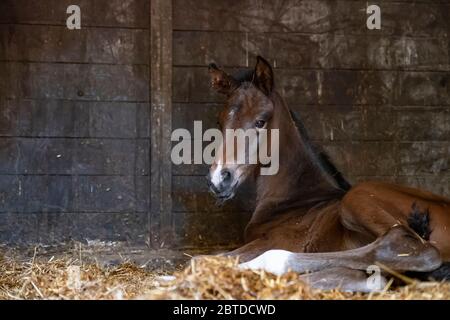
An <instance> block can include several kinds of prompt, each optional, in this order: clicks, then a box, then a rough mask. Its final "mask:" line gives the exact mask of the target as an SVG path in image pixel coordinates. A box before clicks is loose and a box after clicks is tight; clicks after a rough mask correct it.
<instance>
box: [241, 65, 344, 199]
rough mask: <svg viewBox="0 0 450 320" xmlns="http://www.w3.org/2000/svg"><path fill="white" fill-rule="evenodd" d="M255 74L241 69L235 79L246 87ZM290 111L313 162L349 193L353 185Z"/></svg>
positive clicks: (290, 111)
mask: <svg viewBox="0 0 450 320" xmlns="http://www.w3.org/2000/svg"><path fill="white" fill-rule="evenodd" d="M253 75H254V72H253V70H251V69H240V70H238V71H236V73H234V74H233V78H234V79H235V80H237V81H238V82H239V83H240V84H241V85H245V84H246V83H248V82H252V81H253ZM286 107H287V109H288V110H289V113H290V115H291V117H292V120H293V121H294V124H295V126H296V127H297V130H298V132H299V134H300V137H301V138H302V139H303V141H304V143H305V145H306V148H307V149H308V150H307V151H308V152H309V153H310V154H311V156H312V158H313V160H314V161H315V162H316V163H317V164H318V165H319V168H320V169H321V170H322V171H323V172H324V173H325V174H327V175H328V176H329V177H331V179H332V180H334V181H335V183H336V185H337V186H338V187H339V189H341V190H343V191H348V190H350V188H351V184H350V183H349V182H348V181H347V180H346V179H345V178H344V176H343V175H342V173H341V172H340V171H339V170H338V169H337V168H336V166H335V165H334V163H333V162H332V161H331V159H330V157H329V156H328V154H327V153H326V152H325V151H324V150H322V148H319V147H318V146H317V145H316V144H314V143H313V142H312V141H311V139H310V138H309V134H308V131H307V130H306V128H305V125H304V124H303V121H301V120H300V118H299V117H298V116H297V114H296V113H295V112H294V111H292V110H291V109H290V108H289V107H288V106H286Z"/></svg>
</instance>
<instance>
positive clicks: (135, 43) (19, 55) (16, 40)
mask: <svg viewBox="0 0 450 320" xmlns="http://www.w3.org/2000/svg"><path fill="white" fill-rule="evenodd" d="M148 42H149V39H148V30H133V29H112V28H95V29H91V28H89V29H88V28H82V29H81V30H79V31H76V32H72V31H69V30H67V28H66V27H63V26H35V25H0V60H8V61H34V62H76V63H81V62H82V63H107V64H148V62H149V57H148ZM24 48H26V50H24Z"/></svg>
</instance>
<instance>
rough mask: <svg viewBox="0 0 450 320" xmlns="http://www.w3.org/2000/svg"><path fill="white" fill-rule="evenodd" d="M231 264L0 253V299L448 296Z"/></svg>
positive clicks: (447, 289) (434, 287)
mask: <svg viewBox="0 0 450 320" xmlns="http://www.w3.org/2000/svg"><path fill="white" fill-rule="evenodd" d="M236 266H237V260H235V259H230V258H217V257H204V258H202V259H197V260H195V261H191V262H190V264H188V266H187V267H186V268H185V269H184V270H181V271H176V272H174V273H173V274H172V275H171V276H167V275H166V276H161V275H162V274H164V272H156V273H155V272H149V271H146V270H145V269H144V268H141V267H139V266H136V265H134V264H132V263H123V264H121V265H119V266H115V267H101V266H99V265H97V264H94V263H82V262H81V261H80V260H79V259H77V258H70V257H61V258H53V257H52V258H50V259H49V258H45V259H44V258H40V257H38V256H35V257H33V258H32V259H30V260H27V261H22V262H19V261H17V260H14V259H12V258H5V257H3V258H2V257H1V256H0V299H450V284H449V283H435V282H414V283H413V284H410V285H408V286H405V287H401V288H398V289H395V290H392V289H391V288H386V289H385V291H384V292H382V293H375V294H350V293H343V292H339V291H337V290H335V291H320V290H313V289H311V288H310V287H308V286H307V285H306V284H304V283H303V282H302V281H301V280H299V276H298V275H297V274H295V273H289V274H286V275H284V276H281V277H277V276H274V275H272V274H268V273H265V272H262V271H251V270H239V269H238V268H237V267H236ZM78 275H79V280H80V281H78Z"/></svg>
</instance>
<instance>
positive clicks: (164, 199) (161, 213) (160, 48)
mask: <svg viewBox="0 0 450 320" xmlns="http://www.w3.org/2000/svg"><path fill="white" fill-rule="evenodd" d="M150 1H151V2H150V11H151V16H150V59H151V61H150V70H151V71H150V73H151V74H150V77H151V81H150V105H151V111H150V118H151V120H150V130H151V150H150V152H151V154H150V157H151V161H150V162H151V188H150V193H151V194H150V201H151V202H150V213H149V214H150V232H151V233H153V234H150V238H151V239H153V241H151V243H152V246H158V247H161V246H163V244H164V243H166V244H167V243H168V241H167V239H170V238H171V237H172V235H173V232H172V229H173V227H172V192H171V191H172V170H171V169H172V162H171V160H170V151H171V142H170V135H171V133H172V0H150ZM155 232H156V233H159V234H158V235H155V234H154V233H155Z"/></svg>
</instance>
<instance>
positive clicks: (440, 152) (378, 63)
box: [173, 0, 450, 243]
mask: <svg viewBox="0 0 450 320" xmlns="http://www.w3.org/2000/svg"><path fill="white" fill-rule="evenodd" d="M374 3H376V4H378V5H380V7H381V12H382V28H381V30H373V31H372V30H368V29H367V27H366V18H367V15H366V13H365V8H366V5H367V2H366V1H346V0H339V1H336V0H303V1H297V0H287V1H281V0H280V1H263V0H243V1H237V0H236V1H228V0H215V1H209V0H174V1H173V29H174V32H173V102H174V106H173V108H174V125H173V127H174V128H175V127H180V126H183V125H185V123H186V122H189V123H191V124H192V121H193V120H203V121H204V126H210V127H214V126H215V124H216V115H217V112H218V110H219V109H220V106H221V103H222V102H223V97H222V96H221V95H219V94H216V93H215V92H214V91H213V90H211V89H210V88H209V79H208V74H207V65H208V64H209V63H210V62H216V63H217V64H219V65H222V66H224V67H226V68H228V70H230V71H233V70H235V69H236V68H237V67H253V65H254V63H255V56H256V55H257V54H261V55H263V56H264V57H266V58H267V59H269V61H271V63H272V64H273V65H274V66H275V76H276V78H275V84H276V86H277V88H278V90H279V91H280V92H281V94H282V95H283V96H284V97H285V98H286V101H287V103H288V105H289V106H290V107H291V108H292V109H294V110H295V111H297V112H298V113H299V115H300V117H301V119H302V120H303V121H304V122H305V125H306V127H307V129H308V130H309V132H310V133H311V135H312V137H313V139H314V140H316V141H317V142H318V143H320V144H322V145H324V146H325V148H326V150H327V151H328V152H329V153H330V155H331V157H332V159H333V160H334V161H335V162H336V164H337V165H338V167H339V168H340V169H341V170H342V171H343V172H344V173H345V175H346V176H347V177H348V178H350V180H351V181H352V182H357V181H361V180H374V179H375V180H383V181H393V182H398V183H402V184H407V185H412V186H417V187H422V188H426V189H429V190H432V191H434V192H436V193H440V194H444V195H447V196H450V160H449V159H450V93H449V91H450V75H449V71H450V66H449V39H448V37H449V36H450V3H449V2H448V1H419V0H411V1H395V0H391V1H375V2H374ZM206 124H207V125H206ZM173 172H174V180H173V181H174V188H175V190H174V192H175V191H178V190H179V189H181V190H182V191H178V192H179V194H181V196H178V197H177V196H176V195H175V198H174V201H175V203H176V205H175V209H176V210H178V211H179V212H177V213H176V216H182V215H184V216H187V217H194V216H196V215H199V214H200V212H201V211H206V212H207V214H205V215H202V217H201V219H200V218H195V219H194V221H195V222H197V223H194V224H193V225H192V228H191V229H192V233H194V234H198V235H199V236H201V237H202V238H201V239H203V241H208V240H209V239H213V242H214V243H222V242H220V241H223V240H224V239H227V237H229V241H232V240H233V239H235V237H236V234H235V233H234V232H235V231H236V230H240V229H239V228H238V229H236V221H239V223H238V226H239V225H240V223H241V222H240V221H242V220H244V221H245V219H246V218H247V217H248V215H246V214H239V213H238V212H239V210H240V209H245V208H250V207H251V206H250V205H248V204H246V202H245V199H243V200H240V201H238V202H236V203H234V204H229V205H228V206H227V207H226V209H222V211H224V212H222V211H220V212H219V213H215V212H216V211H217V210H218V209H217V208H216V209H214V208H215V207H214V206H213V205H214V203H212V200H210V198H208V197H207V196H206V192H207V191H206V186H204V183H203V181H202V180H203V177H202V176H203V175H204V174H206V172H207V170H206V168H202V167H195V166H185V167H183V166H177V167H175V168H174V169H173ZM197 181H199V182H198V183H197ZM197 185H198V187H197ZM190 188H193V189H194V190H199V191H198V192H200V190H203V192H204V194H205V196H201V195H199V194H198V193H197V194H196V195H191V194H188V193H186V192H187V190H190ZM197 188H198V189H197ZM182 192H185V193H186V194H185V195H184V197H183V195H182ZM189 200H191V201H189ZM179 202H180V204H181V205H180V206H178V204H179ZM226 211H231V212H232V213H231V214H230V213H227V212H226ZM213 212H214V214H213ZM185 219H186V218H181V221H185ZM199 221H200V222H201V223H198V222H199ZM222 228H226V230H227V231H226V232H222V233H221V232H220V230H221V229H222ZM217 230H219V231H217ZM194 231H195V232H194ZM224 233H225V235H224ZM190 240H191V241H196V240H195V238H194V237H191V238H190ZM196 243H201V241H200V240H198V241H196Z"/></svg>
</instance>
